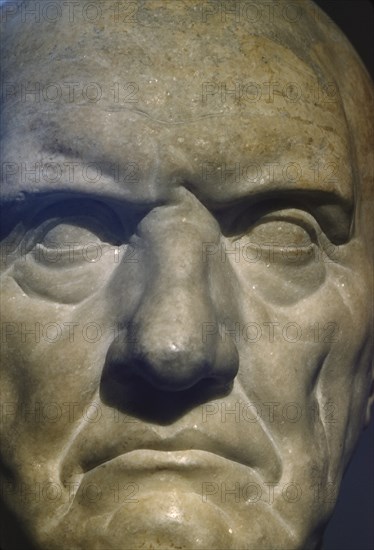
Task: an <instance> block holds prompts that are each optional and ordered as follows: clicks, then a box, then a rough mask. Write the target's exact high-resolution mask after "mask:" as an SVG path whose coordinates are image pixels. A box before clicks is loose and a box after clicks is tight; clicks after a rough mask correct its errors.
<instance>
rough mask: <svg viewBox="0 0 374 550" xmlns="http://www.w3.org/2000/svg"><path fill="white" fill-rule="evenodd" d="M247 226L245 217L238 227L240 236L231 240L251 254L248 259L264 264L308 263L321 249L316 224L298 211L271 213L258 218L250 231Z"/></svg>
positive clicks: (241, 219) (312, 219)
mask: <svg viewBox="0 0 374 550" xmlns="http://www.w3.org/2000/svg"><path fill="white" fill-rule="evenodd" d="M246 225H247V224H246V216H245V215H244V216H241V217H240V219H239V220H238V225H237V227H240V229H241V232H240V234H237V235H235V236H233V237H232V240H233V241H236V242H239V244H240V246H241V247H244V248H245V249H246V250H248V255H249V254H251V255H252V256H253V257H256V258H258V257H260V256H261V257H262V259H263V260H264V261H266V258H268V261H270V262H272V263H279V262H286V263H287V262H292V263H294V262H297V261H303V262H305V261H308V259H310V258H311V257H312V256H313V255H314V251H315V250H316V248H317V247H318V246H319V239H318V234H319V231H318V224H317V222H316V221H315V220H314V218H313V217H312V216H311V215H310V214H308V213H306V212H302V211H300V210H298V209H287V210H280V211H275V212H271V213H270V214H265V215H263V216H261V217H259V218H257V221H255V222H254V223H253V222H252V224H251V225H250V227H247V228H246ZM255 252H256V253H255Z"/></svg>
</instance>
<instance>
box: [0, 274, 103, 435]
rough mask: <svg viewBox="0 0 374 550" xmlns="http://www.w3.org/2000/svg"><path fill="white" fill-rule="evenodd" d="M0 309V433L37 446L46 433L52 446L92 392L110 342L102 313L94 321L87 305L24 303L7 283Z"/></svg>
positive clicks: (87, 403)
mask: <svg viewBox="0 0 374 550" xmlns="http://www.w3.org/2000/svg"><path fill="white" fill-rule="evenodd" d="M2 303H3V306H4V307H3V309H2V314H3V319H6V321H4V322H3V323H2V347H1V348H2V349H1V364H0V368H1V382H2V383H1V402H2V403H5V404H6V408H7V414H6V419H5V420H6V422H5V426H3V427H4V428H5V427H6V429H7V430H8V429H9V430H10V432H9V435H10V438H11V437H12V434H11V429H12V428H15V427H16V428H17V431H21V432H25V433H27V434H31V433H32V434H33V437H35V438H37V439H39V438H40V441H42V439H43V434H44V437H46V432H48V437H47V441H48V442H51V440H54V441H56V442H57V441H58V439H59V437H63V436H64V434H66V432H70V431H71V430H72V429H73V428H74V426H75V424H76V422H78V421H79V419H81V418H82V414H83V413H84V412H85V411H87V408H88V407H89V406H90V403H91V402H92V401H93V400H95V395H96V394H97V392H98V389H99V386H100V378H101V373H102V368H103V365H104V362H105V356H106V351H107V349H108V347H109V344H110V338H113V335H112V336H111V333H110V331H109V330H108V323H107V322H104V318H103V316H105V308H99V310H100V311H102V312H103V316H99V315H95V314H94V313H92V312H91V310H90V305H89V304H87V303H86V305H84V306H83V305H82V306H81V308H80V309H77V308H74V307H71V306H60V305H58V306H56V305H55V304H53V303H51V302H48V301H43V300H36V299H30V298H29V297H27V296H26V295H24V294H23V293H22V292H21V291H20V289H19V287H17V286H16V285H15V283H14V281H13V280H11V279H6V280H5V281H4V285H3V292H2ZM95 303H97V302H95ZM82 319H83V321H82ZM106 321H107V320H106ZM72 411H74V414H73V415H72ZM88 414H89V413H88Z"/></svg>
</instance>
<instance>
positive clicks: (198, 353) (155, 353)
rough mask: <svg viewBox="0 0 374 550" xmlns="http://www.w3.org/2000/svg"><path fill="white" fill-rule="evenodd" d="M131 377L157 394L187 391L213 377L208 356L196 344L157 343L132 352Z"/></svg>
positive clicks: (148, 344) (170, 341)
mask: <svg viewBox="0 0 374 550" xmlns="http://www.w3.org/2000/svg"><path fill="white" fill-rule="evenodd" d="M132 359H133V368H132V370H133V373H134V374H137V375H139V376H141V377H143V378H144V379H146V380H147V382H149V383H150V384H152V385H153V386H155V387H156V388H157V389H160V390H168V391H173V390H186V389H188V388H190V387H191V386H193V385H195V384H196V383H198V382H199V381H200V380H202V379H203V378H207V377H208V378H209V377H210V376H211V375H212V374H213V373H212V372H211V370H212V369H211V368H210V361H209V358H208V357H207V353H204V352H203V350H202V349H201V346H198V345H197V344H196V343H190V344H187V343H175V341H172V340H169V341H168V342H165V340H164V339H163V341H160V340H158V341H157V342H155V343H154V345H152V343H151V342H148V343H147V345H143V346H141V347H138V348H137V349H136V350H134V353H133V355H132Z"/></svg>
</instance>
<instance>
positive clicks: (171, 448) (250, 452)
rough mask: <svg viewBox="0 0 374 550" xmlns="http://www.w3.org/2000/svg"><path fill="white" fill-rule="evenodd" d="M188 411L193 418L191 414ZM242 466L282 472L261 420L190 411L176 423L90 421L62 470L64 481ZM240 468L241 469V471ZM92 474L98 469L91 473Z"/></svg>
mask: <svg viewBox="0 0 374 550" xmlns="http://www.w3.org/2000/svg"><path fill="white" fill-rule="evenodd" d="M190 416H191V418H189V417H190ZM233 468H236V469H238V468H240V470H241V471H242V472H244V471H245V472H246V474H247V475H248V473H249V471H251V472H252V473H253V474H254V475H255V477H258V478H259V479H263V480H266V481H271V482H277V481H279V479H280V477H281V474H282V462H281V458H280V456H279V454H278V450H277V448H276V446H275V444H274V442H273V441H272V439H271V438H270V436H269V434H268V433H267V431H266V430H265V428H264V427H263V426H262V425H261V423H260V422H258V423H256V424H254V423H252V424H244V423H237V424H234V429H233V427H232V426H225V425H224V424H222V423H221V422H220V421H219V419H214V418H212V419H211V421H210V423H206V424H204V423H202V422H201V419H197V418H194V417H193V414H192V413H191V414H189V415H187V417H184V419H183V423H181V424H180V425H179V426H177V427H176V426H174V425H173V426H159V425H150V424H147V423H143V422H140V421H135V422H130V423H128V424H122V423H118V424H115V425H113V424H109V425H108V426H106V427H105V422H104V423H103V424H102V425H100V426H98V425H95V424H92V425H90V426H88V427H87V425H86V426H85V428H84V430H83V429H82V430H80V431H79V433H78V435H77V436H76V437H75V439H74V441H73V443H72V444H71V446H70V448H69V449H68V453H67V455H66V460H64V461H63V463H62V465H61V470H60V478H61V481H62V482H63V484H64V485H67V484H68V483H69V482H71V481H72V480H74V481H79V480H81V479H83V477H85V478H86V476H90V474H91V473H92V474H93V473H94V472H95V473H99V472H100V473H101V475H103V473H104V470H105V472H107V473H109V472H111V471H113V472H114V471H118V472H119V471H127V472H129V471H132V472H133V473H134V475H135V473H136V472H138V473H139V475H140V473H142V474H143V475H144V473H145V472H150V471H159V470H161V469H162V470H164V471H166V470H169V471H170V472H177V471H178V472H184V473H188V472H192V471H194V472H196V473H197V472H203V471H205V475H206V472H207V470H208V469H209V470H210V472H213V471H214V470H216V469H219V470H221V471H222V469H224V470H230V471H233ZM243 468H244V470H243ZM95 475H96V474H95Z"/></svg>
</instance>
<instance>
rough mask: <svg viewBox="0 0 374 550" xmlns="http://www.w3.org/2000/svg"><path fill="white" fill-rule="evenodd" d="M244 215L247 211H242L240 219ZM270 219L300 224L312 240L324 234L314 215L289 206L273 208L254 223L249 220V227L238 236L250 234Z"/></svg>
mask: <svg viewBox="0 0 374 550" xmlns="http://www.w3.org/2000/svg"><path fill="white" fill-rule="evenodd" d="M243 215H245V211H244V212H242V214H241V215H240V216H239V217H238V219H240V218H241V217H242V216H243ZM236 221H238V220H236ZM270 221H274V222H275V221H286V222H288V223H291V224H295V225H298V226H300V227H302V228H303V229H304V230H305V231H306V232H307V233H308V234H309V236H310V238H311V240H313V241H314V242H316V243H317V242H318V240H319V236H320V235H321V234H322V229H321V228H320V225H319V223H318V221H317V220H316V219H315V217H314V216H312V215H311V214H310V213H309V212H307V211H305V210H304V209H301V208H295V207H289V208H282V209H279V210H272V211H270V212H267V213H265V214H264V215H259V216H258V217H256V219H255V221H253V222H252V223H251V222H250V221H249V223H248V227H246V228H245V229H244V230H243V231H241V232H240V234H239V233H238V234H237V235H236V236H237V237H239V238H240V237H241V236H244V235H245V234H249V233H250V232H251V230H253V229H254V228H255V227H257V226H259V225H261V224H263V223H265V222H270Z"/></svg>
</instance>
